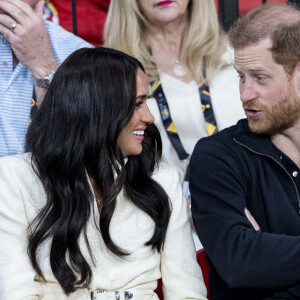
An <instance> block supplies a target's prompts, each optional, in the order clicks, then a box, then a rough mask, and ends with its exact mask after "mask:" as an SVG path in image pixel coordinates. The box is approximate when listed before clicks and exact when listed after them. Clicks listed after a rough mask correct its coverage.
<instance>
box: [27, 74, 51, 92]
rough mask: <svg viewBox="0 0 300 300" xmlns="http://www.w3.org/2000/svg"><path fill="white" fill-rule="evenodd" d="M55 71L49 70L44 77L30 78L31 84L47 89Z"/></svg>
mask: <svg viewBox="0 0 300 300" xmlns="http://www.w3.org/2000/svg"><path fill="white" fill-rule="evenodd" d="M54 74H55V72H54V71H51V72H50V73H49V74H48V75H47V76H46V77H44V78H34V77H33V79H32V81H33V85H34V86H37V87H41V88H44V89H47V88H48V87H49V85H50V83H51V81H52V78H53V76H54Z"/></svg>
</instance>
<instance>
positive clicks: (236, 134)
mask: <svg viewBox="0 0 300 300" xmlns="http://www.w3.org/2000/svg"><path fill="white" fill-rule="evenodd" d="M233 139H234V140H235V142H237V143H238V144H240V145H242V146H245V147H247V148H249V149H250V150H252V151H254V152H257V153H261V154H265V155H269V156H272V157H274V156H275V155H276V147H275V146H274V145H273V144H272V142H271V140H270V138H269V136H268V135H265V134H256V133H253V132H252V131H251V130H250V128H249V126H248V121H247V119H242V120H240V121H238V123H237V125H236V126H235V129H234V131H233Z"/></svg>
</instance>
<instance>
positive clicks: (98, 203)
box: [96, 198, 101, 206]
mask: <svg viewBox="0 0 300 300" xmlns="http://www.w3.org/2000/svg"><path fill="white" fill-rule="evenodd" d="M96 202H97V205H98V206H101V200H100V199H98V198H96Z"/></svg>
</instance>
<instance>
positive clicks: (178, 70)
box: [173, 60, 187, 77]
mask: <svg viewBox="0 0 300 300" xmlns="http://www.w3.org/2000/svg"><path fill="white" fill-rule="evenodd" d="M173 72H174V74H175V75H176V76H179V77H183V76H185V75H186V74H187V67H186V66H185V65H184V64H183V63H181V62H180V61H179V60H176V61H175V64H174V66H173Z"/></svg>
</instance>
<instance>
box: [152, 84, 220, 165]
mask: <svg viewBox="0 0 300 300" xmlns="http://www.w3.org/2000/svg"><path fill="white" fill-rule="evenodd" d="M199 94H200V101H201V107H202V111H203V114H204V118H205V125H206V130H207V134H208V135H212V134H214V133H216V132H218V128H217V123H216V119H215V116H214V112H213V108H212V103H211V98H210V92H209V87H208V85H206V84H205V83H201V84H200V85H199ZM153 96H154V97H155V99H156V102H157V105H158V108H159V111H160V116H161V119H162V122H163V125H164V128H165V130H166V132H167V135H168V137H169V139H170V141H171V144H172V146H173V147H174V149H175V150H176V152H177V155H178V157H179V159H180V160H184V159H186V158H188V157H189V154H188V153H187V152H186V151H185V150H184V147H183V145H182V142H181V140H180V137H179V134H178V131H177V129H176V126H175V124H174V122H173V120H172V117H171V113H170V109H169V105H168V101H167V98H166V96H165V93H164V91H163V89H162V86H161V82H160V81H159V82H158V83H157V84H156V86H155V87H154V89H153Z"/></svg>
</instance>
